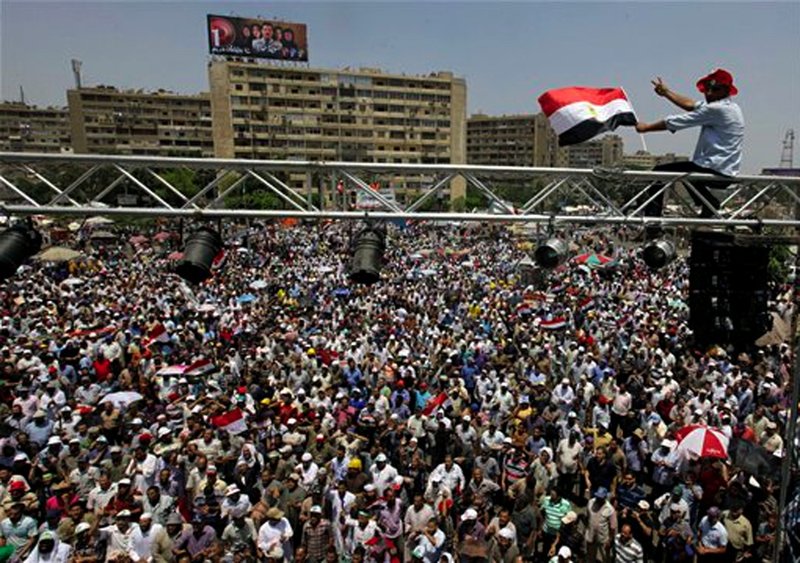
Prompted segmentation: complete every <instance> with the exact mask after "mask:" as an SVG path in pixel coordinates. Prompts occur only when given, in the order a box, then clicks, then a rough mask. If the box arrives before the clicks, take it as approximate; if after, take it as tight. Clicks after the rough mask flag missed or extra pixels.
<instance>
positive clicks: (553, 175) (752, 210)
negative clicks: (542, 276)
mask: <svg viewBox="0 0 800 563" xmlns="http://www.w3.org/2000/svg"><path fill="white" fill-rule="evenodd" d="M181 171H184V172H187V171H188V172H189V173H190V174H192V175H193V176H192V181H190V182H188V183H187V182H180V181H178V180H176V178H177V179H179V178H180V175H181ZM298 177H300V178H304V179H305V180H304V185H305V188H303V189H298V188H297V186H295V187H292V186H291V185H290V184H291V183H292V182H291V181H290V178H293V179H295V180H296V178H298ZM375 177H381V178H388V179H389V181H390V182H391V181H392V180H393V179H396V178H404V177H414V178H417V179H422V187H421V188H420V189H419V190H414V191H413V192H409V193H407V194H405V195H407V197H406V198H405V201H404V202H403V203H402V204H401V203H398V202H397V201H395V200H394V199H393V198H390V197H387V196H386V195H384V194H382V193H381V192H380V191H376V190H373V189H372V188H371V182H370V179H371V178H375ZM696 180H702V181H703V182H705V183H707V184H709V185H710V187H712V188H713V184H714V183H715V182H716V183H721V184H720V185H723V183H724V184H725V185H727V188H726V189H724V190H719V191H717V192H716V193H717V194H718V197H719V198H720V205H719V207H718V208H717V207H715V206H713V205H711V202H709V201H708V200H707V199H706V198H704V197H703V196H702V194H700V193H699V192H698V191H697V190H696V189H695V187H694V186H693V185H692V182H693V181H696ZM455 182H460V183H461V185H462V186H463V185H466V186H469V188H470V189H471V191H472V192H473V193H477V194H479V195H480V196H481V197H482V198H483V200H484V201H485V202H486V204H487V205H486V207H489V208H491V210H492V211H493V212H482V213H469V212H447V211H444V212H443V211H439V212H427V211H423V210H422V209H423V207H424V206H425V205H429V204H431V203H433V201H434V200H435V199H436V198H439V199H441V198H443V197H444V196H445V195H446V194H447V193H450V195H451V196H452V195H453V189H454V188H453V187H454V185H455V184H454V183H455ZM517 187H518V188H519V189H520V190H521V191H520V192H517V193H520V194H521V193H524V194H525V195H526V198H527V201H525V202H524V203H522V204H521V205H517V206H514V205H513V204H511V203H510V202H509V201H508V200H507V198H504V197H502V195H501V193H505V194H506V195H508V193H509V191H508V190H509V189H512V190H513V189H516V188H517ZM123 188H124V190H125V196H124V197H118V196H119V195H120V193H119V192H120V190H122V189H123ZM255 191H259V192H262V193H268V194H271V199H269V200H268V201H270V202H273V203H272V204H270V205H268V206H266V207H265V206H264V205H263V201H262V203H261V204H260V205H258V206H257V208H256V206H255V205H248V204H246V203H244V204H243V203H242V202H243V201H244V202H246V201H247V200H246V199H242V198H239V199H235V200H233V199H232V196H234V195H236V194H239V193H241V194H245V193H253V192H255ZM340 192H346V193H360V194H361V197H362V198H363V199H365V200H368V201H369V202H370V205H369V209H352V208H351V204H348V203H346V202H345V201H344V200H345V197H344V196H342V194H341V193H340ZM131 194H132V195H131ZM337 194H338V195H337ZM661 194H663V195H664V196H666V202H667V204H668V205H667V207H666V212H665V215H664V217H661V218H654V217H646V216H645V215H644V210H645V208H646V207H647V205H648V203H650V202H651V201H652V200H653V199H655V198H656V197H659V196H660V195H661ZM312 195H313V196H314V197H312ZM692 195H694V196H695V198H694V199H697V200H698V201H700V202H702V205H703V206H705V207H706V208H707V211H709V212H710V215H711V217H710V218H700V217H699V216H698V211H699V210H698V208H697V206H696V205H695V204H693V203H692V199H693V198H691V197H690V196H692ZM339 196H342V197H339ZM126 198H127V199H126ZM340 199H341V201H339V200H340ZM130 201H135V202H136V203H135V204H133V205H127V203H130ZM232 201H233V203H232ZM139 202H144V203H143V204H142V203H139ZM797 209H800V177H783V176H740V177H737V178H736V179H735V182H734V183H733V184H730V179H729V178H720V177H716V176H709V175H704V174H684V173H671V172H646V171H632V170H620V169H574V168H528V167H511V166H478V165H462V164H447V165H446V164H383V163H364V162H357V163H356V162H308V161H274V160H245V159H218V158H211V159H200V158H177V157H147V156H117V155H76V154H33V153H0V210H2V211H3V212H5V213H6V214H17V215H61V216H89V215H98V214H103V215H116V216H124V215H127V216H139V217H197V218H201V217H203V218H209V219H212V218H224V217H240V218H282V217H295V218H305V219H343V220H348V219H349V220H359V219H363V218H364V217H365V216H369V217H370V218H372V219H376V220H382V219H386V220H390V219H417V220H450V221H511V222H531V223H544V222H547V223H556V224H558V223H562V224H570V223H571V224H616V225H623V224H649V223H660V224H663V225H687V226H692V225H694V226H698V225H709V226H731V227H734V226H746V227H761V226H771V227H778V228H796V227H800V219H798V217H800V213H798V212H796V210H797ZM494 211H496V212H494Z"/></svg>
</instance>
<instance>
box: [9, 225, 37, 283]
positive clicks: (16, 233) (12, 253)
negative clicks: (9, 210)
mask: <svg viewBox="0 0 800 563" xmlns="http://www.w3.org/2000/svg"><path fill="white" fill-rule="evenodd" d="M41 248H42V235H40V234H39V232H38V231H37V230H36V229H34V228H33V224H32V223H30V222H29V221H26V222H22V223H17V224H16V225H14V226H13V227H9V228H8V229H6V230H5V231H3V232H2V233H0V280H7V279H8V278H10V277H11V276H13V275H14V274H15V273H16V272H17V269H18V268H19V267H20V266H21V265H22V263H23V262H25V260H27V259H28V258H30V257H31V256H33V255H34V254H36V253H37V252H39V250H41Z"/></svg>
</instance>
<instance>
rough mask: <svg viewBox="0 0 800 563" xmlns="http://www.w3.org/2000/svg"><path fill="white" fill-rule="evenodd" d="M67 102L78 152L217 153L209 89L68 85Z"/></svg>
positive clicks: (201, 155) (73, 143)
mask: <svg viewBox="0 0 800 563" xmlns="http://www.w3.org/2000/svg"><path fill="white" fill-rule="evenodd" d="M67 102H68V104H69V121H70V129H71V133H72V146H73V148H74V149H75V152H76V153H101V154H129V155H150V156H190V157H212V156H214V142H213V137H212V127H211V102H210V101H209V96H208V94H195V95H184V94H175V93H173V92H167V91H164V90H159V91H157V92H144V91H142V90H136V91H133V90H118V89H116V88H113V87H110V86H98V87H96V88H81V89H80V90H74V89H73V90H68V91H67Z"/></svg>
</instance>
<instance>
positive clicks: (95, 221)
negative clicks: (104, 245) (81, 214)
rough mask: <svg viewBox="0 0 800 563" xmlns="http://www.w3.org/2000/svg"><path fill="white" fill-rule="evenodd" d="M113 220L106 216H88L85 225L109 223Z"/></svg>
mask: <svg viewBox="0 0 800 563" xmlns="http://www.w3.org/2000/svg"><path fill="white" fill-rule="evenodd" d="M97 203H99V202H97ZM113 222H114V221H112V220H111V219H109V218H108V217H90V218H89V219H86V224H87V225H110V224H112V223H113Z"/></svg>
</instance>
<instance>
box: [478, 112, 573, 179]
mask: <svg viewBox="0 0 800 563" xmlns="http://www.w3.org/2000/svg"><path fill="white" fill-rule="evenodd" d="M557 147H558V138H557V137H556V134H555V133H554V132H553V129H552V128H551V127H550V124H549V123H548V121H547V117H545V115H544V114H542V113H537V114H521V115H500V116H489V115H483V114H476V115H473V116H471V117H470V118H469V120H468V121H467V162H468V163H469V164H484V165H492V166H526V167H531V166H545V167H551V166H555V164H556V158H557V155H558V151H557Z"/></svg>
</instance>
